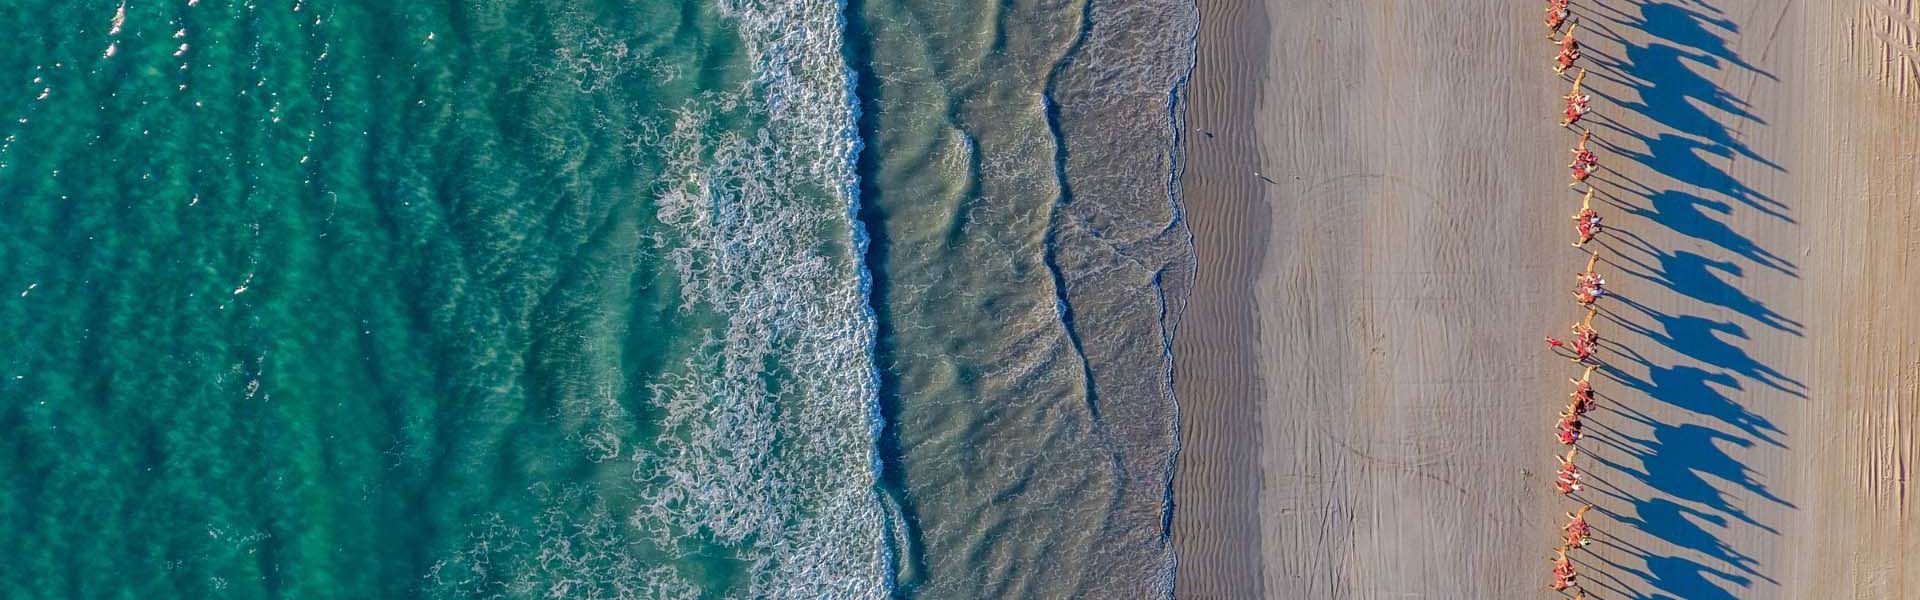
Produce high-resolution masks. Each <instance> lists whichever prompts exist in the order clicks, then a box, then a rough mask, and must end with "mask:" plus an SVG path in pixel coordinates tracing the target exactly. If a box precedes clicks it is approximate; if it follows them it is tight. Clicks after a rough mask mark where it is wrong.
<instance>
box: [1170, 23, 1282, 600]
mask: <svg viewBox="0 0 1920 600" xmlns="http://www.w3.org/2000/svg"><path fill="white" fill-rule="evenodd" d="M1199 4H1200V5H1199V6H1198V10H1199V19H1200V22H1199V26H1198V28H1197V35H1196V36H1195V43H1194V64H1193V69H1192V71H1191V72H1190V73H1189V75H1188V78H1187V84H1186V85H1187V88H1186V89H1187V91H1186V102H1185V103H1184V108H1185V118H1184V119H1182V121H1183V125H1184V128H1185V129H1184V131H1182V132H1181V134H1182V136H1181V142H1182V148H1181V153H1182V156H1183V158H1184V159H1185V160H1184V162H1183V164H1182V167H1181V171H1182V172H1181V179H1180V181H1179V183H1178V185H1179V187H1180V193H1181V206H1180V208H1181V212H1182V215H1183V217H1184V219H1185V220H1186V222H1187V227H1188V231H1189V232H1191V235H1192V249H1193V255H1194V275H1193V280H1192V283H1191V287H1190V288H1189V290H1188V295H1187V299H1186V303H1185V309H1184V311H1183V312H1182V313H1181V315H1180V321H1179V323H1178V325H1177V326H1176V327H1177V329H1176V330H1175V331H1176V333H1175V335H1174V339H1173V388H1174V398H1175V399H1176V401H1177V403H1178V406H1179V414H1180V425H1179V438H1178V439H1179V448H1180V452H1179V454H1178V456H1177V457H1176V460H1175V467H1174V475H1173V481H1172V484H1171V486H1170V490H1171V493H1172V494H1173V514H1172V515H1171V522H1172V537H1173V540H1172V543H1173V547H1174V555H1175V557H1176V558H1175V567H1174V570H1175V575H1174V592H1175V595H1176V596H1177V597H1182V598H1186V597H1194V598H1258V597H1262V596H1263V593H1262V589H1261V573H1260V571H1261V562H1262V561H1261V556H1262V553H1261V549H1260V537H1259V532H1260V524H1259V517H1258V509H1259V498H1258V493H1259V481H1260V476H1261V474H1260V469H1259V465H1258V461H1257V457H1258V456H1259V454H1260V452H1259V448H1260V441H1261V440H1260V425H1259V423H1260V419H1259V402H1258V401H1257V398H1258V397H1259V390H1260V385H1261V384H1260V382H1259V368H1258V364H1259V363H1258V359H1257V352H1258V351H1259V344H1258V340H1259V334H1258V318H1257V315H1256V314H1255V311H1254V309H1253V303H1252V301H1251V300H1252V299H1253V297H1254V295H1253V287H1254V282H1255V281H1256V280H1257V278H1258V276H1259V274H1260V271H1261V268H1262V263H1263V259H1264V254H1265V249H1266V238H1267V236H1268V234H1269V233H1268V218H1269V217H1268V214H1267V213H1268V208H1267V206H1266V205H1265V203H1264V202H1263V201H1261V199H1260V194H1259V189H1258V187H1257V182H1259V180H1258V179H1256V178H1254V177H1253V176H1252V173H1251V171H1254V170H1257V169H1258V157H1260V156H1261V155H1262V154H1263V152H1262V151H1261V148H1260V143H1259V139H1258V133H1257V131H1256V130H1255V128H1254V117H1255V114H1256V111H1257V109H1258V107H1259V99H1260V97H1261V85H1262V84H1263V83H1264V82H1265V80H1266V68H1265V63H1264V60H1263V59H1264V57H1265V56H1266V53H1267V49H1266V44H1267V40H1268V35H1267V34H1268V32H1267V19H1266V7H1265V5H1264V3H1263V2H1261V1H1259V0H1255V1H1251V2H1235V3H1233V4H1232V5H1228V6H1208V5H1206V4H1205V3H1199ZM1249 157H1251V159H1250V158H1249Z"/></svg>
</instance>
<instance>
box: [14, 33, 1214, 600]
mask: <svg viewBox="0 0 1920 600" xmlns="http://www.w3.org/2000/svg"><path fill="white" fill-rule="evenodd" d="M1140 6H1143V7H1150V9H1149V8H1141V9H1130V10H1129V11H1118V9H1117V8H1109V7H1105V5H1085V4H1033V5H1026V4H1018V5H1007V6H1001V5H984V4H983V5H980V6H971V7H970V6H952V5H949V4H944V3H935V2H927V1H923V0H914V1H911V2H893V3H877V2H870V1H866V2H856V3H854V4H850V5H843V4H840V3H838V2H832V1H816V0H723V1H714V2H674V1H667V0H629V1H618V2H616V1H600V2H593V1H586V2H583V1H579V0H550V1H544V2H542V1H495V0H474V1H466V2H374V1H366V0H360V1H325V0H313V1H306V0H275V1H264V0H259V1H253V2H243V1H234V0H167V1H164V2H129V3H127V4H124V5H123V4H121V3H120V2H118V1H117V0H115V1H97V0H88V1H76V2H55V1H52V0H0V23H7V24H9V25H8V27H7V28H5V30H4V32H0V40H3V41H4V43H5V44H6V48H8V50H7V51H6V52H0V333H3V334H4V335H5V338H4V341H0V445H4V450H0V531H5V532H7V533H6V534H4V535H0V554H4V555H6V556H7V557H8V560H7V567H6V568H5V569H0V597H18V598H29V597H31V598H53V597H70V598H101V597H125V598H204V597H236V598H249V597H297V598H326V597H341V598H373V597H430V598H475V597H509V598H533V597H545V598H777V597H793V598H822V597H831V598H863V597H865V598H873V597H888V596H915V597H980V596H1002V595H1015V596H1020V595H1048V594H1054V593H1081V594H1096V593H1102V592H1106V593H1113V592H1115V591H1116V590H1148V591H1160V590H1164V589H1165V588H1166V587H1167V586H1169V585H1171V583H1170V577H1171V564H1172V562H1171V561H1172V557H1171V554H1170V551H1169V550H1168V547H1167V545H1166V542H1165V540H1164V532H1163V531H1161V527H1162V520H1163V519H1164V515H1165V501H1166V498H1165V497H1164V490H1165V486H1166V477H1167V476H1168V475H1169V473H1168V471H1167V470H1168V469H1169V468H1170V464H1171V463H1170V456H1171V452H1172V451H1173V449H1174V447H1175V443H1174V440H1173V439H1172V437H1171V436H1172V433H1173V428H1172V410H1173V408H1172V407H1173V404H1172V399H1171V396H1170V391H1168V389H1166V386H1165V385H1164V384H1165V372H1166V371H1165V370H1166V365H1165V364H1164V362H1165V347H1166V344H1165V337H1166V335H1168V334H1169V325H1168V324H1169V322H1170V321H1169V319H1168V318H1167V314H1166V313H1167V311H1169V310H1170V308H1169V307H1172V308H1171V310H1172V311H1173V312H1174V313H1177V305H1178V297H1179V296H1180V294H1181V290H1182V289H1183V288H1182V287H1181V286H1182V285H1184V281H1185V279H1184V278H1185V276H1186V275H1185V274H1186V273H1187V271H1186V270H1185V269H1186V267H1185V262H1184V261H1185V260H1186V259H1185V258H1184V255H1183V254H1182V251H1183V248H1184V246H1183V244H1184V229H1183V228H1182V227H1181V226H1180V225H1179V222H1178V216H1177V210H1175V206H1176V205H1175V204H1174V202H1173V199H1172V198H1171V196H1170V195H1169V190H1171V189H1174V188H1172V187H1170V186H1169V185H1168V182H1169V181H1170V180H1171V178H1172V177H1173V175H1174V171H1175V169H1176V167H1175V163H1174V162H1173V160H1174V154H1173V153H1172V150H1171V148H1173V147H1174V141H1175V139H1174V135H1175V131H1177V128H1176V126H1175V124H1174V121H1173V119H1172V114H1173V113H1174V110H1173V109H1174V105H1173V103H1172V99H1173V98H1174V97H1175V96H1174V91H1175V89H1176V87H1177V85H1178V84H1179V78H1180V77H1182V76H1183V75H1182V74H1183V73H1184V69H1185V64H1186V62H1187V61H1189V60H1190V55H1188V54H1182V52H1190V47H1189V46H1190V44H1189V41H1190V40H1188V39H1186V38H1182V37H1181V36H1180V32H1181V31H1185V29H1182V28H1183V27H1184V28H1187V29H1190V28H1191V24H1190V23H1186V22H1183V21H1181V19H1190V15H1189V14H1187V13H1189V12H1190V11H1191V6H1184V7H1182V6H1180V5H1178V4H1169V5H1168V6H1169V7H1171V8H1168V7H1157V5H1153V4H1150V3H1149V4H1143V5H1140ZM1162 8H1164V9H1165V10H1160V9H1162ZM1116 11H1118V12H1116ZM1141 11H1144V12H1141ZM1154 11H1159V12H1154ZM1143 18H1144V19H1148V20H1164V21H1165V23H1170V24H1171V25H1166V28H1163V29H1153V31H1156V32H1158V33H1156V34H1154V35H1148V36H1128V35H1123V34H1124V32H1127V31H1144V30H1145V29H1141V28H1140V27H1139V26H1138V25H1137V24H1127V23H1128V19H1143ZM1102 23H1107V24H1110V25H1101V24H1102ZM1183 23H1184V24H1183ZM1167 32H1171V34H1169V35H1161V34H1163V33H1167ZM1103 53H1104V54H1103ZM1128 56H1133V57H1139V62H1130V61H1131V60H1132V59H1124V57H1128ZM1070 57H1079V58H1077V59H1073V58H1070ZM1122 132H1126V135H1125V136H1124V139H1121V138H1120V137H1116V136H1119V135H1120V134H1121V133H1122ZM1141 132H1145V133H1144V134H1141ZM869 236H871V237H869ZM1169 298H1172V300H1169ZM1114 569H1121V570H1122V571H1118V572H1120V573H1126V575H1124V576H1114V575H1113V573H1114V572H1115V571H1113V570H1114ZM1128 570H1132V571H1137V574H1136V573H1132V572H1129V571H1128ZM1109 578H1111V579H1113V580H1115V581H1119V582H1125V584H1124V585H1121V584H1116V583H1113V582H1108V581H1102V580H1105V579H1109Z"/></svg>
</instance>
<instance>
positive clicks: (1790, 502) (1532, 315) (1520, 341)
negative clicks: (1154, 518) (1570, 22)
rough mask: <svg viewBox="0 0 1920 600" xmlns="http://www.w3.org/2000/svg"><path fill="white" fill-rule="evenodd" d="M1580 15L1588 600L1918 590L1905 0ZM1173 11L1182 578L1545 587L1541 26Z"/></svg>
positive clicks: (1554, 319) (1354, 587) (1268, 4)
mask: <svg viewBox="0 0 1920 600" xmlns="http://www.w3.org/2000/svg"><path fill="white" fill-rule="evenodd" d="M1573 5H1574V10H1575V12H1576V15H1577V16H1578V17H1579V18H1580V19H1581V20H1582V23H1583V24H1582V25H1581V32H1582V34H1583V35H1582V40H1583V41H1585V42H1586V43H1587V45H1588V48H1589V56H1588V59H1589V60H1588V62H1586V66H1587V67H1589V68H1590V69H1591V73H1590V75H1589V76H1588V78H1587V84H1588V87H1589V88H1590V91H1591V93H1592V94H1593V95H1594V102H1593V104H1594V109H1595V113H1594V115H1593V116H1592V117H1590V118H1589V119H1588V122H1587V124H1588V125H1590V126H1591V128H1592V130H1593V131H1594V136H1595V150H1596V151H1597V152H1599V154H1600V159H1601V161H1602V165H1603V167H1605V170H1604V171H1603V172H1602V173H1601V174H1600V175H1598V176H1596V177H1595V181H1596V188H1597V189H1598V194H1597V197H1598V198H1599V199H1600V201H1601V202H1600V203H1599V205H1598V206H1597V207H1596V208H1597V209H1598V210H1600V211H1601V212H1602V214H1603V216H1605V218H1606V219H1607V223H1608V224H1609V225H1610V226H1611V227H1613V228H1614V230H1613V232H1611V233H1609V234H1608V235H1606V236H1604V237H1603V238H1602V239H1601V240H1600V244H1599V245H1598V246H1597V248H1598V249H1599V250H1600V252H1601V253H1602V257H1603V261H1604V262H1603V263H1602V267H1601V271H1602V272H1603V273H1605V274H1606V275H1607V276H1608V279H1609V283H1610V288H1611V289H1612V290H1613V291H1614V292H1615V293H1616V294H1617V297H1613V298H1608V299H1606V300H1603V301H1602V303H1601V305H1602V308H1603V309H1604V310H1603V313H1602V317H1601V319H1600V321H1598V322H1597V326H1598V327H1599V329H1600V331H1601V334H1602V335H1603V336H1604V339H1605V340H1606V343H1607V345H1606V347H1605V349H1604V350H1602V353H1601V355H1600V358H1601V359H1602V360H1603V361H1604V362H1605V364H1606V365H1607V366H1606V368H1605V369H1604V371H1603V372H1602V373H1601V374H1600V375H1599V376H1597V377H1596V380H1597V385H1596V387H1597V388H1598V390H1599V393H1600V396H1601V407H1602V408H1601V409H1600V410H1599V411H1597V412H1596V413H1594V414H1593V415H1591V417H1592V418H1590V419H1589V423H1590V428H1589V436H1588V438H1587V439H1586V440H1584V441H1583V442H1582V444H1581V449H1582V452H1583V453H1584V456H1583V458H1582V460H1583V462H1582V466H1583V467H1587V468H1589V469H1590V473H1591V475H1590V480H1589V481H1590V483H1591V484H1592V487H1591V489H1589V490H1588V492H1586V493H1585V494H1583V495H1582V496H1581V499H1582V500H1585V501H1588V502H1591V503H1593V504H1594V505H1596V507H1597V509H1596V516H1595V517H1594V518H1593V522H1594V527H1595V529H1596V530H1597V534H1596V536H1595V537H1596V540H1597V541H1596V542H1595V543H1594V544H1593V545H1592V546H1590V547H1589V549H1588V550H1586V551H1582V552H1580V553H1578V554H1577V555H1576V556H1577V560H1579V562H1580V566H1581V568H1582V569H1583V570H1584V573H1585V576H1584V577H1583V580H1582V581H1583V583H1585V584H1586V587H1587V590H1588V592H1589V593H1590V594H1591V597H1594V598H1633V597H1650V598H1659V597H1679V598H1689V599H1699V598H1706V599H1711V598H1810V597H1820V598H1908V597H1920V560H1916V559H1914V558H1912V557H1913V556H1915V555H1914V553H1913V552H1911V551H1913V550H1917V549H1920V541H1916V538H1915V537H1914V535H1913V534H1914V531H1913V529H1914V528H1915V527H1914V525H1913V522H1912V519H1911V514H1910V511H1911V508H1912V506H1913V502H1912V501H1911V500H1910V497H1911V490H1910V489H1909V487H1908V485H1909V484H1908V478H1909V477H1910V473H1909V471H1910V470H1911V469H1913V468H1914V465H1915V464H1916V459H1920V441H1917V440H1916V438H1915V436H1914V432H1913V428H1912V424H1913V423H1914V420H1915V418H1916V414H1920V396H1917V395H1916V392H1915V389H1916V388H1915V386H1916V383H1917V382H1920V366H1916V365H1915V362H1914V359H1913V350H1914V348H1915V346H1916V342H1915V341H1914V340H1916V339H1920V338H1916V336H1915V335H1914V334H1915V333H1916V330H1920V326H1916V325H1914V324H1913V323H1912V322H1911V321H1910V320H1908V319H1902V318H1900V317H1902V316H1903V315H1904V313H1905V311H1904V309H1905V308H1906V304H1908V303H1909V302H1910V301H1911V300H1910V298H1911V297H1912V294H1913V293H1914V292H1916V291H1920V290H1916V288H1920V275H1914V274H1912V273H1914V272H1915V271H1914V269H1915V268H1916V267H1914V266H1913V264H1912V263H1913V262H1914V261H1915V260H1917V259H1920V246H1916V245H1915V244H1914V243H1913V242H1912V241H1911V240H1913V239H1915V238H1914V237H1913V236H1914V234H1915V228H1916V226H1920V220H1917V218H1920V214H1916V212H1920V201H1917V200H1916V198H1920V170H1916V167H1920V158H1917V157H1920V151H1917V150H1916V146H1920V100H1917V99H1920V95H1917V94H1920V2H1916V1H1915V0H1840V1H1836V2H1817V3H1816V2H1797V3H1796V2H1790V1H1789V0H1754V1H1750V2H1725V1H1707V2H1700V1H1696V0H1668V1H1665V2H1638V1H1630V0H1605V1H1600V2H1595V1H1591V0H1574V1H1573ZM1439 8H1444V9H1446V10H1436V9H1439ZM1201 10H1202V21H1203V22H1202V32H1201V37H1200V41H1199V58H1198V64H1197V65H1196V68H1195V72H1194V77H1193V80H1192V85H1191V88H1190V90H1189V95H1190V98H1191V101H1192V104H1191V108H1190V111H1191V112H1190V114H1189V123H1190V125H1191V126H1192V127H1193V128H1194V129H1195V130H1196V131H1195V133H1196V135H1191V136H1189V137H1188V139H1189V140H1190V146H1189V150H1188V154H1187V156H1188V158H1189V161H1190V162H1189V166H1188V169H1187V171H1186V179H1185V181H1184V185H1185V188H1186V202H1187V217H1188V221H1189V224H1190V225H1191V227H1192V229H1193V232H1194V235H1195V242H1196V253H1197V254H1198V257H1199V261H1200V262H1199V267H1198V271H1197V281H1196V289H1195V290H1194V294H1193V298H1192V300H1191V302H1190V304H1189V308H1188V312H1187V314H1186V317H1185V320H1184V321H1183V322H1182V323H1181V326H1180V329H1179V336H1180V337H1179V339H1178V340H1177V345H1176V352H1177V354H1176V389H1177V391H1178V393H1179V395H1180V400H1181V407H1182V435H1183V453H1182V456H1181V459H1180V463H1179V475H1178V477H1177V479H1176V481H1175V499H1176V509H1175V516H1174V537H1175V546H1176V548H1177V551H1178V552H1179V579H1178V594H1179V595H1180V596H1181V597H1187V598H1255V597H1267V598H1346V597H1353V598H1376V597H1378V598H1386V597H1409V598H1413V597H1430V598H1513V597H1537V596H1540V595H1541V594H1542V593H1544V592H1543V590H1544V589H1545V587H1546V584H1547V582H1548V579H1549V577H1548V573H1547V567H1548V563H1547V557H1548V556H1549V555H1550V553H1551V550H1552V548H1553V547H1554V544H1555V543H1556V537H1557V535H1556V534H1558V533H1559V531H1558V527H1559V525H1560V524H1561V523H1563V522H1564V517H1563V516H1562V515H1561V513H1562V512H1564V511H1567V510H1571V509H1573V508H1575V507H1577V506H1578V505H1579V503H1578V502H1576V501H1575V500H1570V499H1566V498H1562V497H1559V496H1558V495H1557V494H1554V493H1553V492H1552V491H1551V483H1550V482H1551V478H1552V471H1553V469H1554V467H1555V463H1554V461H1553V459H1552V458H1551V457H1552V455H1553V454H1555V453H1556V452H1557V451H1559V450H1560V446H1559V445H1558V444H1557V443H1555V442H1554V440H1553V437H1552V433H1551V425H1552V422H1553V420H1554V415H1555V413H1556V412H1557V411H1558V409H1559V407H1560V405H1561V404H1562V402H1563V401H1564V399H1565V395H1566V392H1567V390H1568V385H1567V383H1566V378H1567V377H1569V376H1573V375H1576V374H1577V369H1576V368H1575V367H1574V366H1573V365H1572V364H1571V363H1569V362H1568V361H1566V360H1564V359H1556V358H1553V357H1552V356H1550V355H1548V354H1547V353H1546V352H1545V351H1544V350H1545V349H1544V345H1543V344H1541V342H1540V339H1541V337H1542V336H1543V335H1549V334H1553V335H1559V334H1564V333H1565V331H1566V327H1567V325H1568V324H1569V323H1571V322H1573V321H1576V320H1578V319H1579V317H1580V316H1581V314H1582V313H1581V312H1580V311H1579V309H1578V308H1577V307H1576V306H1574V305H1573V303H1572V302H1571V300H1570V299H1569V298H1568V296H1567V289H1568V288H1569V287H1570V284H1571V283H1572V277H1571V275H1572V273H1573V272H1574V271H1576V270H1578V268H1579V266H1580V265H1581V264H1582V263H1583V262H1584V260H1585V254H1584V253H1583V252H1582V251H1580V250H1576V249H1574V248H1570V247H1569V246H1568V244H1567V242H1568V241H1570V240H1571V238H1572V231H1571V227H1570V223H1569V221H1568V215H1570V214H1571V213H1572V212H1573V211H1574V210H1576V209H1577V207H1578V196H1577V195H1576V194H1575V193H1573V192H1571V191H1569V190H1568V188H1567V187H1566V181H1567V179H1566V177H1567V170H1566V168H1565V164H1566V160H1567V148H1569V147H1570V146H1571V145H1572V144H1573V142H1574V141H1575V137H1576V134H1575V133H1574V132H1571V131H1568V130H1565V129H1561V128H1558V127H1556V126H1555V124H1554V123H1555V120H1556V118H1557V113H1558V108H1559V107H1558V102H1559V100H1558V96H1559V95H1560V94H1562V93H1564V92H1565V90H1566V87H1567V85H1568V84H1567V82H1566V81H1565V80H1564V79H1563V78H1561V77H1560V76H1557V75H1555V74H1553V73H1552V72H1551V70H1550V69H1549V68H1548V66H1549V62H1550V59H1551V56H1552V53H1553V48H1552V46H1551V45H1550V44H1549V43H1548V42H1546V40H1544V39H1543V38H1542V33H1543V30H1542V28H1541V26H1540V25H1539V24H1538V18H1539V14H1538V12H1537V11H1538V7H1537V6H1535V3H1531V2H1525V3H1492V2H1478V1H1469V0H1449V1H1446V2H1438V1H1436V2H1400V1H1394V2H1339V3H1325V2H1309V1H1306V0H1265V2H1264V3H1262V2H1207V1H1203V2H1202V3H1201ZM1207 133H1211V134H1212V135H1206V134H1207Z"/></svg>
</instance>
